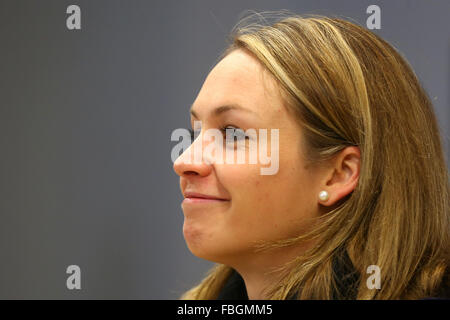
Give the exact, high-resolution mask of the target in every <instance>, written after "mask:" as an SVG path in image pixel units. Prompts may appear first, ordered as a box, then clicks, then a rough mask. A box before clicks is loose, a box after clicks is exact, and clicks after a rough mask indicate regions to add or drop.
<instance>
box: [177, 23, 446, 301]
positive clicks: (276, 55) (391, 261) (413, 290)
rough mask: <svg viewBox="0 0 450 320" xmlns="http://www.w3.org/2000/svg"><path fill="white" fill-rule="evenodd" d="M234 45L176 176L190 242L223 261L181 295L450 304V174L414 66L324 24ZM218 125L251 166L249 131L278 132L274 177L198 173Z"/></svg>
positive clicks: (344, 28)
mask: <svg viewBox="0 0 450 320" xmlns="http://www.w3.org/2000/svg"><path fill="white" fill-rule="evenodd" d="M232 35H233V37H232V43H231V44H230V45H229V47H228V49H227V50H225V52H224V54H223V56H222V57H221V60H220V61H219V63H218V64H217V65H216V66H215V67H214V68H213V69H212V71H211V72H210V74H209V75H208V77H207V78H206V80H205V82H204V84H203V86H202V88H201V90H200V92H199V94H198V96H197V98H196V99H195V101H194V103H193V105H192V108H191V115H192V117H191V119H192V122H193V123H194V121H195V122H196V123H201V127H200V130H199V132H198V133H199V134H198V136H196V137H195V140H194V141H193V143H192V145H191V146H190V148H189V149H187V150H186V151H185V152H184V153H183V154H182V155H181V156H180V157H179V158H178V159H177V160H176V161H175V163H174V170H175V172H176V173H177V174H178V175H179V176H180V186H181V191H182V193H183V195H184V196H185V200H184V201H183V203H182V208H183V213H184V217H185V220H184V225H183V233H184V237H185V240H186V243H187V245H188V247H189V249H190V251H191V252H192V253H193V254H194V255H196V256H198V257H200V258H203V259H206V260H210V261H214V262H216V263H217V264H216V266H215V267H214V268H213V269H212V270H211V271H210V272H209V274H208V275H207V276H206V277H205V278H204V279H203V281H201V283H199V284H198V285H197V286H195V287H194V288H192V289H190V290H189V291H188V292H186V293H185V294H184V295H183V296H182V298H184V299H240V298H242V299H246V298H248V299H423V298H429V297H446V296H447V294H448V293H447V292H446V290H448V281H449V277H448V265H449V247H450V245H449V244H450V234H449V231H450V230H449V218H450V216H449V201H448V200H449V183H448V173H447V166H446V162H445V158H444V155H443V150H442V145H441V140H440V134H439V128H438V125H437V121H436V117H435V114H434V112H433V107H432V104H431V102H430V100H429V98H428V96H427V94H426V92H425V91H424V90H423V88H422V87H421V86H420V84H419V81H418V80H417V78H416V76H415V74H414V72H413V71H412V70H411V67H410V66H409V65H408V64H407V62H406V61H405V60H404V59H403V58H402V57H401V56H400V54H399V53H398V52H396V50H394V49H393V48H392V47H391V46H390V45H389V44H388V43H387V42H385V41H384V40H382V39H381V38H380V37H378V36H377V35H375V34H373V33H371V32H369V31H368V30H366V29H365V28H362V27H360V26H357V25H355V24H353V23H350V22H348V21H344V20H341V19H334V18H327V17H322V16H308V17H301V16H297V15H290V16H288V17H284V18H283V19H281V20H279V21H277V22H276V23H274V24H272V25H269V26H258V25H256V26H255V25H251V26H250V27H242V28H238V29H237V30H235V32H234V33H233V34H232ZM197 121H198V122H197ZM214 128H219V129H220V130H221V132H223V134H224V136H225V133H227V134H228V133H229V132H232V138H233V139H228V138H226V139H225V142H224V145H225V147H224V148H225V149H226V150H227V151H228V150H230V149H232V150H237V149H239V150H241V151H243V152H245V153H247V154H248V153H249V152H250V149H249V144H250V141H251V140H252V139H254V138H255V136H252V137H249V136H248V135H247V134H246V133H247V132H250V130H249V129H255V131H256V132H258V130H259V129H262V128H263V129H267V130H268V131H269V132H270V131H271V130H278V131H277V132H278V133H279V139H278V140H277V141H275V143H277V146H276V147H277V148H275V150H276V151H273V150H272V149H271V146H272V145H273V144H274V141H272V140H271V141H270V142H267V141H264V142H265V143H268V145H269V146H270V147H267V149H268V150H272V153H273V152H278V170H277V172H276V173H275V174H271V175H263V174H261V172H260V168H261V167H263V166H264V164H260V163H258V164H249V163H244V164H236V163H227V162H226V161H223V162H219V161H217V159H218V158H217V157H216V158H215V159H214V161H210V160H211V159H204V158H202V161H200V162H195V161H194V162H192V161H189V160H191V159H192V157H193V154H194V152H193V149H194V148H197V150H198V149H199V148H200V149H202V148H206V146H208V145H209V144H208V141H209V140H207V139H205V138H204V135H205V132H206V130H208V129H214ZM235 138H236V139H237V140H243V141H245V143H246V144H244V145H237V141H235ZM257 138H258V139H261V138H262V137H260V136H259V135H258V136H257ZM216 147H217V144H216ZM218 154H221V153H218ZM272 159H273V158H272ZM247 162H248V161H247ZM207 198H208V199H207Z"/></svg>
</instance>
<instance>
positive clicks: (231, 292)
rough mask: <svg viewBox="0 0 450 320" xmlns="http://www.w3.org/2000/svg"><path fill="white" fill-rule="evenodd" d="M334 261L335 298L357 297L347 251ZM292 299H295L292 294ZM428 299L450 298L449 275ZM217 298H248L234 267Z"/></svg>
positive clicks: (356, 274)
mask: <svg viewBox="0 0 450 320" xmlns="http://www.w3.org/2000/svg"><path fill="white" fill-rule="evenodd" d="M339 257H340V258H336V259H334V261H333V276H334V281H335V282H336V287H337V289H336V290H335V291H334V292H333V299H335V300H343V299H347V300H348V299H350V300H353V299H356V294H357V291H356V290H357V288H358V285H359V281H360V280H359V279H360V277H359V274H358V272H357V271H356V270H355V269H354V268H353V264H352V263H351V260H350V258H349V256H348V255H347V253H346V252H344V253H342V254H341V255H339ZM290 299H295V295H292V296H291V298H290ZM426 299H450V286H449V277H448V275H447V276H446V277H445V278H444V279H443V283H442V285H441V288H440V289H439V291H438V292H437V294H436V296H435V297H429V298H426ZM217 300H248V295H247V289H246V287H245V282H244V279H243V278H242V277H241V275H240V274H239V273H238V272H236V270H234V269H233V271H232V273H231V275H230V276H229V278H228V280H227V281H226V283H225V285H224V287H223V288H222V290H221V291H220V293H219V295H218V297H217Z"/></svg>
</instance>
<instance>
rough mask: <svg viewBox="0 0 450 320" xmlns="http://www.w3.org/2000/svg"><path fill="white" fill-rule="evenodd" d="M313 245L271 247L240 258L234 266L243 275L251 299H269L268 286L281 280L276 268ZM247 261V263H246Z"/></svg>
mask: <svg viewBox="0 0 450 320" xmlns="http://www.w3.org/2000/svg"><path fill="white" fill-rule="evenodd" d="M310 246H311V245H310V244H309V245H306V244H302V245H301V246H296V247H284V248H277V249H271V250H270V251H267V252H264V253H258V254H257V255H253V256H252V257H249V258H247V259H240V261H239V264H234V265H233V266H232V267H233V268H234V269H235V270H236V271H237V272H238V273H239V274H240V275H241V276H242V278H243V279H244V282H245V287H246V289H247V296H248V298H249V300H267V299H269V298H270V297H269V296H268V293H267V289H268V287H270V286H272V285H275V284H276V283H278V282H279V281H281V277H282V274H281V273H280V272H276V271H275V270H276V269H278V268H280V267H282V266H284V265H285V264H286V263H288V262H290V261H292V260H293V259H294V258H295V257H296V256H299V255H301V254H302V253H303V252H305V251H306V250H307V249H308V248H309V247H310ZM244 262H245V263H244Z"/></svg>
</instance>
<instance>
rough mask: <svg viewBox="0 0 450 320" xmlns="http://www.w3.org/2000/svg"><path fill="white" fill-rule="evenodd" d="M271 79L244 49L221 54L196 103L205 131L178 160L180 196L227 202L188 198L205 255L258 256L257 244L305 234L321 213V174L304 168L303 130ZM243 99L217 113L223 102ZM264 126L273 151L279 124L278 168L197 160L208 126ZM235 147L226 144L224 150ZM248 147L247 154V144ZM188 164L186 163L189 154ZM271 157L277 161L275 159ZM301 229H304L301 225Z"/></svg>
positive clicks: (188, 216) (187, 217) (192, 237)
mask: <svg viewBox="0 0 450 320" xmlns="http://www.w3.org/2000/svg"><path fill="white" fill-rule="evenodd" d="M276 88H277V87H276V83H275V80H274V79H273V77H272V76H271V75H270V74H269V73H268V72H267V71H265V69H263V67H262V65H261V64H260V63H259V62H258V61H257V60H256V59H255V58H254V57H253V56H252V55H251V54H249V53H247V52H246V51H244V50H241V49H239V50H235V51H233V52H231V53H230V54H229V55H227V56H226V57H225V58H224V59H222V60H221V61H220V62H219V63H218V64H217V65H216V66H215V67H214V68H213V70H212V71H211V72H210V74H209V75H208V77H207V78H206V80H205V82H204V84H203V86H202V88H201V90H200V92H199V94H198V96H197V98H196V99H195V101H194V103H193V105H192V109H191V110H192V111H193V115H192V116H191V125H192V126H193V124H194V121H201V132H200V135H199V136H198V137H197V139H195V141H194V142H193V143H192V145H191V146H190V148H189V149H187V150H186V151H185V152H184V153H183V154H182V155H181V156H180V157H179V158H178V159H177V160H176V161H175V163H174V170H175V172H176V173H177V174H178V175H179V176H180V187H181V191H182V193H183V195H185V197H186V196H187V197H188V198H189V193H193V192H195V193H200V194H205V195H208V196H213V197H217V198H221V199H225V200H222V201H217V200H216V201H211V200H209V201H208V200H206V201H205V200H203V201H202V200H198V199H197V200H196V199H185V200H184V201H183V203H182V209H183V213H184V225H183V233H184V237H185V240H186V243H187V245H188V247H189V249H190V250H191V252H192V253H193V254H194V255H196V256H198V257H200V258H203V259H207V260H210V261H215V262H219V263H224V264H228V265H232V266H233V265H236V264H237V263H251V261H257V260H254V259H255V257H256V254H255V253H254V248H255V242H258V241H262V240H263V241H264V240H266V241H267V240H279V239H285V238H288V237H293V236H296V235H299V234H301V233H302V230H305V227H307V224H308V220H310V219H311V218H313V217H314V216H316V215H317V214H318V211H319V209H318V206H319V204H318V201H317V194H318V193H319V191H320V190H319V186H318V185H315V184H314V181H317V179H316V178H315V177H314V176H313V175H314V174H315V173H313V172H312V171H310V170H307V169H305V168H304V166H305V162H304V161H303V159H302V149H301V144H302V143H301V142H302V141H301V139H302V136H301V128H300V126H299V125H298V124H297V123H296V122H295V120H294V118H293V116H292V115H290V114H288V112H287V110H286V109H285V106H284V105H283V102H282V98H281V96H280V94H279V92H278V91H277V90H276ZM225 105H239V106H241V107H242V108H244V109H245V110H239V109H228V110H227V111H223V110H222V111H223V112H221V113H218V114H215V113H214V110H215V109H216V108H218V107H220V106H225ZM223 127H234V128H239V129H242V130H244V131H245V130H247V129H250V128H253V129H256V132H259V129H267V135H268V139H267V140H268V146H267V150H268V154H270V150H271V139H270V132H271V129H278V130H279V140H278V145H279V148H278V152H279V155H278V157H279V159H278V162H279V165H278V171H277V172H276V174H272V175H263V174H261V171H260V168H262V167H268V166H269V165H268V164H259V163H258V164H250V163H249V161H248V157H247V158H246V159H247V160H246V163H245V164H237V163H234V164H230V163H226V162H225V161H224V163H222V164H219V163H214V162H213V163H208V162H206V161H202V162H201V163H195V162H194V161H192V159H193V149H194V148H196V147H200V142H201V143H202V147H201V148H205V147H206V146H207V145H208V143H212V142H209V141H206V139H204V132H205V130H207V129H211V128H216V129H218V128H223ZM230 148H231V149H235V151H236V150H237V149H238V147H237V146H236V145H235V144H234V143H233V142H231V145H230V143H229V142H224V149H223V150H224V153H225V151H226V149H230ZM245 152H246V153H248V152H249V148H248V145H246V147H245ZM187 159H189V160H191V163H190V164H189V163H186V160H187ZM272 159H274V158H273V157H272ZM303 232H304V231H303Z"/></svg>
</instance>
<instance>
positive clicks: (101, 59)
mask: <svg viewBox="0 0 450 320" xmlns="http://www.w3.org/2000/svg"><path fill="white" fill-rule="evenodd" d="M70 4H77V5H79V6H80V7H81V11H82V13H81V20H82V22H81V23H82V29H81V30H78V31H69V30H67V28H66V18H67V14H66V8H67V6H68V5H70ZM370 4H378V5H379V6H380V7H381V26H382V29H381V30H376V31H375V32H376V33H378V34H380V35H381V36H382V37H384V38H385V39H386V40H388V41H390V42H391V43H392V44H393V45H394V46H395V47H396V48H398V49H399V50H400V51H401V52H402V53H403V54H404V55H405V56H406V57H407V59H408V60H409V62H410V63H411V64H412V66H413V68H414V69H415V71H416V73H417V74H418V76H419V78H420V79H421V81H422V83H423V85H424V86H425V88H426V90H427V91H428V93H429V95H430V96H431V97H432V99H433V102H434V105H435V109H436V113H437V116H438V118H439V121H440V125H441V129H442V134H443V135H444V136H445V137H446V138H445V148H446V153H447V157H448V150H449V138H448V137H449V135H450V132H449V130H450V128H449V119H450V110H449V93H448V88H449V81H450V64H449V55H450V39H449V32H448V31H449V30H450V22H449V13H450V1H445V0H443V1H400V0H397V1H375V0H371V1H360V0H354V1H350V0H347V1H335V0H328V1H325V0H322V1H319V0H311V1H305V0H302V1H301V0H295V1H256V0H255V1H250V0H244V1H206V0H205V1H200V0H199V1H100V0H96V1H79V0H77V1H62V0H55V1H4V0H2V1H1V2H0V26H1V27H0V40H1V44H0V148H1V149H0V155H1V157H0V162H1V163H0V169H1V173H0V197H1V198H0V200H1V201H0V214H1V220H0V298H8V299H16V298H32V299H43V298H58V299H78V298H86V299H91V298H93V299H101V298H105V299H119V298H125V299H128V298H130V299H131V298H138V299H170V298H177V297H178V296H179V295H180V294H181V292H183V291H184V290H186V289H187V288H189V287H191V286H192V285H193V284H194V283H196V282H197V281H198V280H200V279H201V278H202V276H203V275H204V273H205V271H206V270H207V269H209V267H210V266H211V265H212V263H210V262H207V261H203V260H200V259H198V258H196V257H195V256H193V255H192V254H191V253H190V252H189V250H188V249H187V247H186V245H185V242H184V239H183V235H182V224H183V216H182V211H181V208H180V203H181V201H182V196H181V193H180V190H179V185H178V176H176V175H175V173H174V172H173V170H172V162H171V159H170V151H171V148H172V147H173V146H174V145H175V143H174V142H171V141H170V134H171V132H172V130H174V129H175V128H181V127H187V126H188V125H189V117H188V109H189V107H190V104H191V103H192V102H193V101H194V99H195V97H196V95H197V93H198V90H199V89H200V87H201V85H202V83H203V80H204V79H205V77H206V75H207V74H208V72H209V71H210V69H211V68H212V66H213V65H214V63H215V61H216V60H217V57H218V55H219V54H220V53H221V51H222V49H223V48H224V45H225V37H226V36H227V34H228V32H229V31H230V30H231V28H232V27H233V25H234V24H235V23H236V22H237V21H238V19H239V17H241V16H242V13H243V12H244V10H248V9H251V10H256V11H265V10H279V9H289V10H292V11H293V12H296V13H316V14H333V15H338V16H340V17H344V18H345V17H348V18H351V19H353V20H354V21H357V22H359V23H361V24H363V25H365V21H366V19H367V16H368V15H367V14H366V8H367V7H368V6H369V5H370ZM71 264H76V265H79V266H80V267H81V272H82V280H81V286H82V289H81V290H78V291H77V290H72V291H69V290H68V289H67V288H66V278H67V276H68V275H67V274H66V268H67V266H68V265H71Z"/></svg>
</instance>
